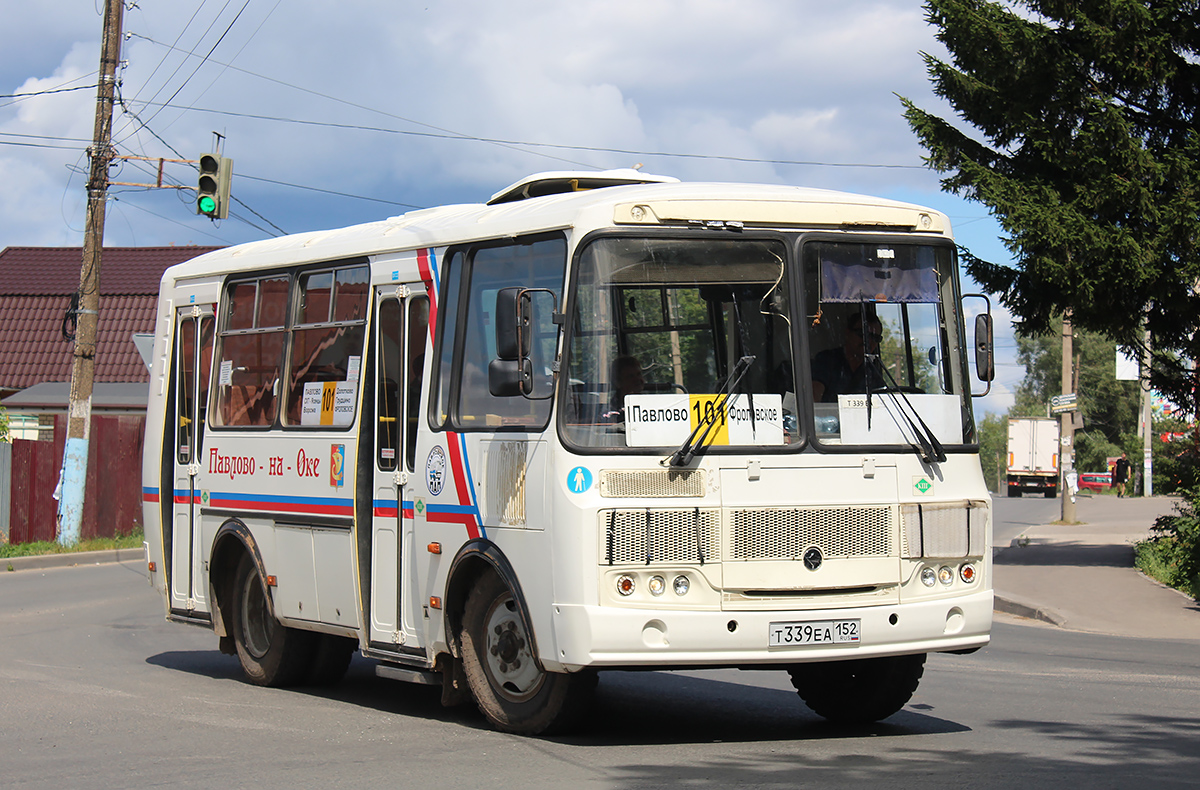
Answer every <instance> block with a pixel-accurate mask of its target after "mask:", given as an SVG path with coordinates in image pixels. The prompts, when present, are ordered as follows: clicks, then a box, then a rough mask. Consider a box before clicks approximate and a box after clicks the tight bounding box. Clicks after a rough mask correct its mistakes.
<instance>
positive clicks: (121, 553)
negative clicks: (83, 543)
mask: <svg viewBox="0 0 1200 790" xmlns="http://www.w3.org/2000/svg"><path fill="white" fill-rule="evenodd" d="M145 558H146V552H145V550H144V549H142V548H141V547H138V548H131V549H108V550H105V551H76V552H71V553H69V554H39V555H37V556H34V557H10V558H8V559H3V560H0V572H5V571H32V570H44V569H46V568H70V567H74V566H76V565H101V564H105V563H110V562H130V561H134V560H136V561H139V562H140V561H142V560H144V559H145Z"/></svg>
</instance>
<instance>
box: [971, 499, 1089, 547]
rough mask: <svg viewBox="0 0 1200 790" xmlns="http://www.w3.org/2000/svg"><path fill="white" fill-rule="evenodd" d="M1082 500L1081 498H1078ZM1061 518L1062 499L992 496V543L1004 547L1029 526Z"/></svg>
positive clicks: (1036, 525)
mask: <svg viewBox="0 0 1200 790" xmlns="http://www.w3.org/2000/svg"><path fill="white" fill-rule="evenodd" d="M1079 501H1082V500H1079ZM1060 518H1062V500H1061V499H1057V498H1055V499H1046V497H1044V496H1032V495H1030V496H1023V497H1014V498H1012V499H1010V498H1008V497H1006V496H993V497H992V545H993V546H995V547H996V548H1005V547H1007V546H1008V545H1009V544H1010V543H1012V539H1013V538H1015V537H1016V536H1017V535H1020V534H1021V533H1022V532H1024V531H1025V530H1027V529H1029V528H1030V527H1038V526H1041V525H1042V524H1049V523H1051V522H1053V521H1058V520H1059V519H1060Z"/></svg>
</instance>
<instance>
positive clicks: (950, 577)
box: [938, 565, 954, 587]
mask: <svg viewBox="0 0 1200 790" xmlns="http://www.w3.org/2000/svg"><path fill="white" fill-rule="evenodd" d="M938 581H940V582H941V583H942V584H944V585H946V586H947V587H949V586H950V585H951V584H954V571H953V570H951V569H950V568H949V567H948V566H946V565H943V566H942V567H940V568H938Z"/></svg>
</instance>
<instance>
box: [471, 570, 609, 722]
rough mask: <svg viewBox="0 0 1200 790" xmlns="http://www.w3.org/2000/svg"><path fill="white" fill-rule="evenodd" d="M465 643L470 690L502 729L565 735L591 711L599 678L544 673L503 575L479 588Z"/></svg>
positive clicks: (488, 579) (478, 584)
mask: <svg viewBox="0 0 1200 790" xmlns="http://www.w3.org/2000/svg"><path fill="white" fill-rule="evenodd" d="M460 638H461V644H462V654H463V670H464V671H465V673H466V676H467V685H469V686H470V688H471V694H472V695H473V696H474V697H475V701H476V703H477V704H478V705H479V709H480V710H481V711H483V715H484V716H486V717H487V719H488V721H490V722H491V723H492V725H493V726H495V727H496V729H499V730H502V731H504V732H512V733H518V734H520V735H538V734H550V733H553V732H562V731H564V730H566V729H568V728H569V727H570V726H571V725H572V724H574V723H575V721H576V719H577V718H578V717H579V716H580V715H581V714H582V713H583V712H584V711H585V710H586V706H587V703H588V702H589V701H590V696H591V692H592V691H593V689H594V688H595V684H596V683H595V681H596V678H595V673H591V672H582V673H575V674H565V673H558V672H547V671H546V670H544V669H543V668H542V666H541V664H540V663H539V662H538V660H537V658H536V657H535V656H534V654H533V644H532V641H531V639H530V636H529V634H528V633H527V632H526V629H525V624H524V621H523V619H522V618H521V613H520V611H519V609H518V607H517V602H516V599H514V598H513V595H512V592H511V591H510V590H509V589H508V586H507V585H506V584H505V583H504V582H503V581H502V580H501V579H500V578H499V577H498V576H496V575H494V574H490V573H489V574H486V575H484V576H483V577H481V578H480V579H479V580H478V581H477V582H476V583H475V586H474V588H472V590H471V593H470V595H469V596H468V597H467V605H466V609H465V611H464V612H463V623H462V632H461V635H460Z"/></svg>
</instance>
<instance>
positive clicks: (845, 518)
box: [729, 505, 896, 560]
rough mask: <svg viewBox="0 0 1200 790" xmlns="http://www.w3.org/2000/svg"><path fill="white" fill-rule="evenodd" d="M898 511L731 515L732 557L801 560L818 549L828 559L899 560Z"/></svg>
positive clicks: (850, 509) (878, 508)
mask: <svg viewBox="0 0 1200 790" xmlns="http://www.w3.org/2000/svg"><path fill="white" fill-rule="evenodd" d="M892 512H893V511H892V508H891V507H888V506H886V505H885V506H876V507H824V508H753V509H750V508H747V509H741V510H732V511H730V514H729V516H730V519H729V520H730V524H729V529H730V539H729V549H730V551H729V559H731V560H798V559H800V558H801V557H803V556H804V551H805V549H807V548H809V547H810V546H816V547H817V548H819V549H820V550H821V552H822V554H824V556H825V557H826V558H838V557H856V558H857V557H891V556H895V538H894V535H895V532H896V530H895V529H894V525H893V516H892Z"/></svg>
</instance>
